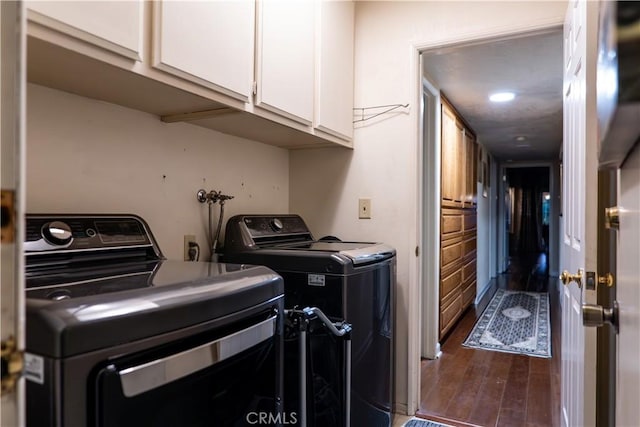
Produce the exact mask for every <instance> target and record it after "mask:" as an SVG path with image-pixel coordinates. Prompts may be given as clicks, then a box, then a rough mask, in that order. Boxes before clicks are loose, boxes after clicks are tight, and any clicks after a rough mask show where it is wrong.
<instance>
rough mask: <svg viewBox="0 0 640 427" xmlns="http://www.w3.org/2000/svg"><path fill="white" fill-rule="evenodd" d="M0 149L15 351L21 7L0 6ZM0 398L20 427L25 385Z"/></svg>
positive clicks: (4, 254) (20, 213) (9, 320)
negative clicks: (7, 213)
mask: <svg viewBox="0 0 640 427" xmlns="http://www.w3.org/2000/svg"><path fill="white" fill-rule="evenodd" d="M0 21H1V24H0V29H1V30H2V37H1V38H0V39H1V42H2V46H1V48H0V56H1V60H0V64H1V65H2V68H1V70H0V87H1V88H2V90H1V93H2V99H0V148H1V150H0V151H1V154H0V159H1V169H0V170H1V178H0V187H1V188H2V192H3V198H4V199H5V200H6V201H7V203H6V204H5V207H7V208H8V210H9V213H10V216H11V219H10V220H9V221H8V225H6V229H5V230H3V232H4V236H5V238H4V241H3V242H2V243H0V248H1V255H0V259H1V263H2V268H1V271H2V280H1V283H2V286H1V288H2V292H1V295H0V302H1V306H2V320H1V322H0V324H1V325H2V328H1V332H2V333H1V335H2V341H3V342H4V340H6V339H7V338H8V337H9V336H10V335H13V337H14V338H15V342H16V347H17V350H18V351H23V350H24V348H25V334H24V333H25V320H24V319H25V295H24V274H23V272H24V256H23V243H22V242H23V240H24V239H23V236H24V212H25V205H26V203H25V194H26V189H25V187H26V185H25V162H26V143H25V134H26V132H25V129H26V75H27V73H26V51H27V49H26V10H25V5H24V2H22V1H13V2H0ZM7 229H8V230H7ZM24 381H25V380H24V377H20V378H19V379H18V382H17V385H16V389H15V391H14V392H11V393H7V394H6V395H3V396H2V402H1V405H0V406H1V407H0V413H1V415H2V418H1V419H0V424H1V425H25V417H26V415H25V399H24V397H25V383H24Z"/></svg>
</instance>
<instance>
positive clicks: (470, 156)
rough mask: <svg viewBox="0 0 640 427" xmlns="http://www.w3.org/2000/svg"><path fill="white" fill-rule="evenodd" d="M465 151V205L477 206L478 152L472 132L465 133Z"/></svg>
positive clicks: (466, 131)
mask: <svg viewBox="0 0 640 427" xmlns="http://www.w3.org/2000/svg"><path fill="white" fill-rule="evenodd" d="M464 149H465V157H466V164H467V167H466V168H465V170H466V179H465V181H466V183H465V199H464V201H465V204H469V205H475V204H476V200H477V199H476V176H477V163H478V162H477V159H476V157H477V151H476V141H475V138H474V137H473V135H472V134H471V132H469V130H467V129H465V131H464Z"/></svg>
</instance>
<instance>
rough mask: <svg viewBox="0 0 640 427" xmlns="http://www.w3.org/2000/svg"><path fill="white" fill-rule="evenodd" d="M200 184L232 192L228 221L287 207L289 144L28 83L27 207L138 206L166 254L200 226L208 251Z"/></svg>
mask: <svg viewBox="0 0 640 427" xmlns="http://www.w3.org/2000/svg"><path fill="white" fill-rule="evenodd" d="M200 188H204V189H206V190H207V191H209V190H222V191H223V192H224V193H225V194H231V195H233V196H235V198H234V199H233V200H230V201H228V202H227V204H226V206H225V220H226V219H227V218H229V217H230V215H233V214H234V213H275V212H288V211H289V152H288V151H287V150H285V149H281V148H277V147H273V146H269V145H265V144H262V143H258V142H254V141H249V140H245V139H242V138H237V137H233V136H229V135H225V134H222V133H219V132H215V131H212V130H209V129H205V128H201V127H198V126H193V125H189V124H184V123H172V124H167V123H163V122H161V121H160V119H159V118H158V117H157V116H154V115H151V114H147V113H143V112H140V111H136V110H131V109H128V108H124V107H120V106H116V105H113V104H108V103H105V102H101V101H95V100H92V99H88V98H83V97H79V96H76V95H72V94H69V93H66V92H61V91H57V90H53V89H49V88H45V87H42V86H38V85H33V84H30V85H28V90H27V212H29V213H36V212H43V213H54V212H64V213H76V212H77V213H135V214H138V215H140V216H142V217H143V218H144V219H146V220H147V222H148V223H149V225H150V227H151V230H152V232H153V233H154V235H155V237H156V239H157V240H158V243H159V245H160V248H161V249H162V251H163V252H164V255H165V256H166V257H167V258H170V259H182V258H183V235H185V234H195V235H196V237H197V241H198V243H199V244H200V246H201V248H202V249H203V251H202V254H203V256H204V255H206V254H207V253H208V251H207V250H206V249H205V248H206V247H207V243H206V237H205V236H206V231H205V230H206V224H207V207H206V204H200V203H199V202H198V201H197V200H196V196H195V194H196V191H197V190H198V189H200ZM215 214H216V218H217V214H218V210H217V207H216V211H215ZM223 230H224V229H223ZM202 259H203V258H202V257H201V260H202Z"/></svg>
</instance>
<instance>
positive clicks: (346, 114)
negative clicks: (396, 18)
mask: <svg viewBox="0 0 640 427" xmlns="http://www.w3.org/2000/svg"><path fill="white" fill-rule="evenodd" d="M353 9H354V6H353V2H350V1H323V2H321V3H320V19H319V23H320V25H319V31H318V32H317V41H318V43H317V58H316V78H315V80H316V96H315V101H316V108H315V120H314V126H315V127H316V129H318V130H321V131H323V132H327V133H330V134H332V135H335V136H337V137H339V138H343V139H346V140H351V138H352V136H353V37H354V36H353V27H354V21H353V20H354V11H353Z"/></svg>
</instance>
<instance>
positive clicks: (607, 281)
mask: <svg viewBox="0 0 640 427" xmlns="http://www.w3.org/2000/svg"><path fill="white" fill-rule="evenodd" d="M598 284H599V285H607V288H610V287H612V286H613V274H611V273H607V274H605V275H603V276H598Z"/></svg>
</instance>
